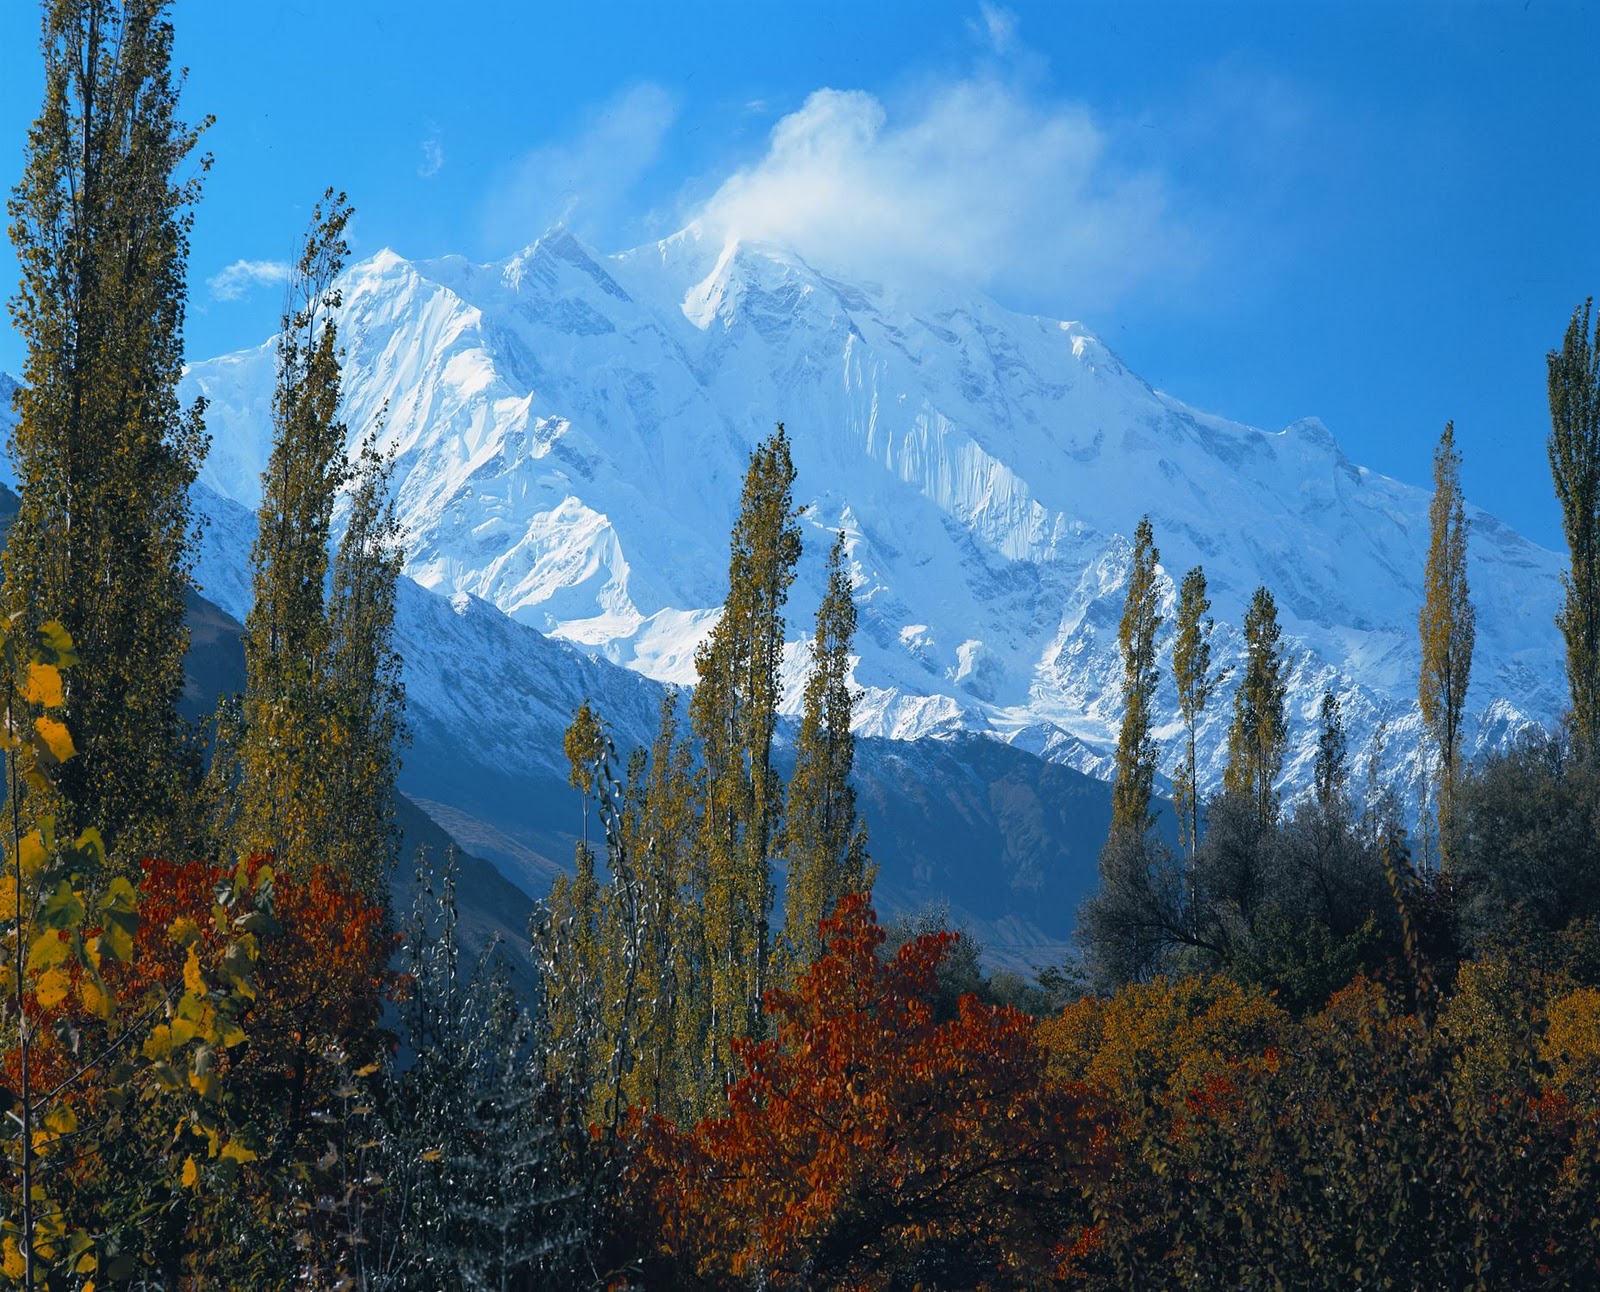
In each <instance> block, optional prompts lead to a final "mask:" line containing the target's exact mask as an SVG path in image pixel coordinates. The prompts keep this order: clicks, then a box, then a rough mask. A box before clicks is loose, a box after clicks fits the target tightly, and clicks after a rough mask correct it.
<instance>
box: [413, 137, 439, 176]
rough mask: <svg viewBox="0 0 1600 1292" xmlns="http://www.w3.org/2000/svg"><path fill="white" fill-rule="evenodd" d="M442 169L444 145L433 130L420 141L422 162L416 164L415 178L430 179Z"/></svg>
mask: <svg viewBox="0 0 1600 1292" xmlns="http://www.w3.org/2000/svg"><path fill="white" fill-rule="evenodd" d="M443 169H444V144H443V143H442V142H441V141H440V139H439V132H438V131H437V130H435V131H432V132H431V133H429V135H428V137H427V138H426V139H424V140H423V141H422V160H421V161H420V162H418V163H417V176H418V178H420V179H432V178H433V177H434V176H435V175H437V174H438V173H439V172H440V171H441V170H443Z"/></svg>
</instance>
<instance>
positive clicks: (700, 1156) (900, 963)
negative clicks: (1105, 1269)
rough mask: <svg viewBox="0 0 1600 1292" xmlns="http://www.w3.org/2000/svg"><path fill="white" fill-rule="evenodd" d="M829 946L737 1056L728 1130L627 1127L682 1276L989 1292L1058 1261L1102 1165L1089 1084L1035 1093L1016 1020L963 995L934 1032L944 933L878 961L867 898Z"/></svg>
mask: <svg viewBox="0 0 1600 1292" xmlns="http://www.w3.org/2000/svg"><path fill="white" fill-rule="evenodd" d="M823 938H824V941H825V943H826V945H827V948H828V949H827V952H826V953H825V954H824V955H823V956H822V957H821V958H820V959H819V960H818V961H817V962H816V963H815V964H814V965H813V966H812V967H811V968H810V969H809V970H808V971H807V972H806V973H805V974H803V975H802V976H801V978H800V979H799V981H798V982H797V983H796V985H795V988H794V989H793V990H792V991H789V992H777V991H775V992H772V993H769V995H768V998H767V1005H766V1008H767V1012H768V1014H769V1015H770V1016H772V1017H773V1018H774V1019H775V1022H776V1030H777V1035H776V1037H775V1038H774V1039H772V1040H768V1041H763V1042H748V1041H747V1042H741V1043H737V1045H736V1053H737V1055H738V1058H739V1060H740V1061H741V1063H742V1064H743V1066H744V1069H745V1073H744V1076H743V1077H742V1078H740V1080H738V1081H737V1082H736V1083H735V1084H734V1085H733V1086H732V1087H730V1089H729V1091H728V1115H727V1116H726V1117H722V1118H714V1119H707V1120H706V1121H703V1122H701V1123H700V1124H699V1125H698V1126H696V1127H694V1128H692V1129H691V1130H689V1131H688V1132H680V1131H678V1130H677V1129H676V1128H674V1127H672V1126H671V1125H670V1124H668V1123H666V1122H665V1121H662V1120H659V1119H657V1120H653V1121H652V1120H645V1119H639V1120H638V1121H637V1122H636V1124H635V1131H636V1138H637V1144H638V1150H639V1151H638V1154H637V1157H636V1162H635V1166H634V1168H633V1185H634V1190H635V1195H636V1197H638V1198H639V1199H640V1200H641V1201H642V1202H643V1203H644V1205H646V1206H648V1207H649V1208H650V1209H651V1210H653V1211H654V1212H655V1214H656V1217H657V1219H658V1221H659V1223H660V1225H661V1245H662V1247H663V1249H664V1250H666V1251H668V1252H670V1253H673V1254H675V1255H677V1256H678V1258H679V1259H680V1261H681V1262H682V1263H683V1265H684V1266H686V1267H687V1268H685V1269H684V1270H683V1271H682V1272H683V1274H684V1275H685V1276H686V1277H695V1278H713V1279H714V1278H718V1277H728V1276H731V1277H734V1278H741V1279H742V1278H748V1277H755V1276H758V1275H764V1276H765V1277H766V1278H767V1279H769V1280H770V1281H771V1282H773V1283H774V1284H778V1285H794V1286H800V1285H810V1284H816V1283H825V1284H839V1283H842V1284H846V1285H853V1286H879V1285H888V1284H889V1283H890V1282H892V1281H893V1279H894V1278H895V1277H897V1276H898V1275H904V1274H907V1273H908V1272H910V1271H913V1270H918V1271H922V1274H921V1275H920V1277H922V1278H924V1279H927V1278H929V1277H933V1278H934V1280H935V1281H937V1282H941V1283H944V1284H946V1285H952V1284H953V1285H960V1286H980V1285H983V1284H986V1283H991V1282H1002V1283H1004V1282H1009V1281H1011V1280H1012V1279H1014V1277H1015V1272H1016V1271H1017V1270H1019V1269H1024V1268H1028V1269H1037V1268H1041V1267H1045V1266H1048V1265H1053V1264H1054V1263H1055V1259H1054V1256H1053V1254H1056V1249H1057V1247H1058V1246H1061V1245H1062V1244H1067V1245H1070V1244H1071V1243H1073V1242H1074V1241H1076V1239H1077V1238H1078V1226H1079V1224H1080V1218H1079V1216H1078V1215H1077V1210H1078V1201H1077V1200H1078V1198H1079V1196H1080V1190H1079V1177H1080V1176H1081V1174H1082V1173H1083V1172H1084V1170H1085V1169H1086V1168H1087V1167H1088V1166H1090V1165H1091V1164H1092V1163H1093V1162H1095V1161H1096V1159H1097V1158H1098V1156H1099V1154H1100V1152H1101V1136H1100V1134H1099V1128H1098V1126H1097V1124H1096V1123H1095V1121H1094V1119H1093V1118H1092V1116H1091V1115H1090V1112H1089V1110H1088V1107H1087V1104H1086V1101H1085V1099H1084V1097H1083V1095H1082V1093H1081V1090H1080V1089H1079V1088H1078V1087H1070V1086H1062V1085H1055V1084H1051V1083H1047V1082H1046V1080H1045V1070H1044V1065H1045V1059H1044V1054H1043V1052H1042V1051H1041V1050H1040V1049H1039V1048H1038V1046H1037V1045H1036V1044H1035V1043H1034V1040H1033V1035H1032V1031H1033V1028H1032V1023H1031V1020H1029V1019H1027V1018H1026V1017H1025V1016H1023V1015H1021V1014H1020V1013H1018V1012H1016V1011H1014V1010H1010V1009H1000V1008H995V1007H992V1006H987V1005H984V1004H981V1003H980V1002H978V1001H977V1000H976V999H975V998H973V997H967V998H964V999H963V1000H962V1002H961V1004H960V1009H959V1013H958V1016H957V1017H956V1018H955V1019H952V1020H950V1021H948V1022H945V1023H936V1022H935V1021H934V1019H933V1014H932V1010H931V1008H930V1000H931V997H932V995H933V992H934V989H935V975H936V973H937V970H938V966H939V963H940V961H941V959H942V958H943V957H944V955H945V954H946V952H947V951H948V949H949V947H950V945H951V943H952V942H953V940H954V935H952V934H948V933H943V934H936V935H929V936H925V937H921V938H918V939H916V940H914V941H913V942H911V943H909V944H908V945H906V946H905V947H903V948H901V949H900V950H899V951H898V952H896V953H895V954H894V955H893V956H891V957H889V958H888V959H887V960H885V959H883V958H881V956H880V954H879V950H880V947H881V944H882V942H883V939H884V935H883V931H882V930H881V928H879V926H878V924H877V921H876V919H875V917H874V915H873V913H872V911H871V909H870V908H869V907H868V905H867V899H866V898H865V897H862V896H850V897H847V898H846V899H844V901H842V902H841V903H840V905H839V909H838V912H837V913H836V915H835V916H834V918H833V919H831V920H828V921H824V923H823ZM1062 1251H1063V1252H1064V1251H1065V1248H1063V1249H1062ZM941 1270H942V1271H943V1272H942V1273H933V1272H934V1271H941ZM1008 1271H1010V1273H1008Z"/></svg>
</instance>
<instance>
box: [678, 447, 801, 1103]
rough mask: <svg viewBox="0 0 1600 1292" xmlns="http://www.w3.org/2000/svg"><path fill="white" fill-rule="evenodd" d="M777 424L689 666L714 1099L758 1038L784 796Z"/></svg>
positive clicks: (784, 537)
mask: <svg viewBox="0 0 1600 1292" xmlns="http://www.w3.org/2000/svg"><path fill="white" fill-rule="evenodd" d="M793 485H794V465H793V463H792V462H791V460H790V456H789V440H788V437H787V436H786V435H785V433H784V429H783V424H782V423H781V422H780V423H779V424H778V428H777V430H776V431H775V432H774V433H773V434H772V435H771V436H769V437H768V438H767V439H766V440H764V441H762V443H761V444H760V445H758V446H757V447H756V449H755V451H754V452H753V453H752V454H751V455H750V467H749V470H748V471H747V473H746V474H745V480H744V491H743V495H742V497H741V499H740V504H739V517H738V520H737V521H736V522H735V524H734V528H733V535H732V540H731V545H730V546H731V551H730V553H729V558H728V598H727V601H726V602H725V603H724V604H723V608H722V617H721V618H720V619H719V620H718V621H717V626H716V627H715V628H714V629H713V630H712V632H711V636H710V637H709V638H708V639H707V641H706V642H705V643H704V644H703V645H702V647H701V648H700V651H699V654H698V655H697V657H696V659H695V669H696V672H697V674H698V682H697V683H696V685H695V689H694V695H693V697H692V698H691V700H690V703H689V721H690V726H691V729H692V730H693V732H694V735H695V738H696V739H697V740H698V741H699V742H700V748H701V756H702V758H703V760H704V767H705V770H704V781H703V785H704V791H703V795H704V796H703V805H702V811H701V839H702V843H701V865H702V866H703V868H704V871H703V875H702V883H703V897H702V908H703V918H704V925H705V927H704V936H705V951H706V956H707V959H708V965H707V969H708V974H707V976H708V978H709V980H710V988H711V990H710V1009H709V1036H708V1038H707V1047H706V1055H705V1063H704V1065H703V1072H704V1079H705V1080H706V1081H707V1083H708V1086H709V1088H710V1089H713V1090H716V1091H720V1090H721V1085H722V1078H723V1077H724V1076H725V1075H726V1074H727V1073H728V1072H729V1071H730V1065H731V1062H732V1049H731V1046H730V1042H731V1041H732V1040H733V1039H734V1038H736V1037H741V1036H751V1035H756V1034H758V1033H759V1031H760V1029H761V1027H762V1018H763V1016H762V1013H761V998H762V995H763V994H764V992H765V991H766V989H767V987H768V986H769V985H770V964H769V960H770V955H771V950H772V938H771V919H772V896H773V885H772V861H773V852H774V849H775V845H776V844H777V842H778V832H779V828H780V824H781V821H782V813H783V798H782V795H783V786H782V784H781V782H780V780H779V778H778V774H777V771H776V770H775V769H774V767H773V765H772V739H773V735H774V733H775V731H776V729H777V721H778V667H779V665H780V664H781V663H782V662H783V639H784V620H783V606H784V602H785V601H786V600H787V598H788V595H789V587H790V585H791V584H792V583H793V582H794V568H795V565H796V563H797V562H798V561H799V559H800V527H799V524H798V523H797V521H796V512H795V506H794V496H793Z"/></svg>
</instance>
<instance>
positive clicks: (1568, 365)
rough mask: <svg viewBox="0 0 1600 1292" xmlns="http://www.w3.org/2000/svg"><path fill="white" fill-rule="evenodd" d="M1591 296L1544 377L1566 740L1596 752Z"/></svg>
mask: <svg viewBox="0 0 1600 1292" xmlns="http://www.w3.org/2000/svg"><path fill="white" fill-rule="evenodd" d="M1593 305H1594V300H1593V298H1592V297H1591V298H1590V299H1589V300H1587V301H1585V302H1584V303H1583V306H1582V308H1580V309H1576V310H1574V311H1573V312H1572V321H1571V322H1570V323H1568V324H1567V332H1566V335H1565V336H1564V337H1563V338H1562V340H1561V349H1559V350H1552V351H1551V352H1550V354H1549V356H1548V357H1547V363H1548V366H1549V376H1550V443H1549V448H1550V474H1551V476H1552V478H1553V479H1554V481H1555V487H1556V497H1557V499H1559V500H1560V502H1561V527H1562V529H1563V531H1564V532H1565V534H1566V538H1567V550H1568V551H1569V552H1570V553H1571V556H1572V568H1571V570H1570V572H1569V573H1568V574H1567V576H1566V586H1567V596H1566V601H1565V603H1564V604H1563V605H1562V607H1561V613H1560V614H1559V615H1557V616H1556V623H1557V624H1558V625H1559V626H1560V628H1561V632H1562V635H1563V636H1564V637H1565V638H1566V643H1567V684H1568V686H1569V687H1570V688H1571V691H1572V734H1573V739H1574V742H1575V743H1576V745H1577V746H1578V748H1579V749H1580V750H1584V751H1587V752H1588V753H1591V754H1592V753H1593V752H1594V751H1595V750H1596V749H1597V748H1600V319H1597V320H1595V323H1594V331H1593V335H1592V336H1591V334H1590V315H1591V312H1592V307H1593Z"/></svg>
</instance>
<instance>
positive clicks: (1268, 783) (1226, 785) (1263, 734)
mask: <svg viewBox="0 0 1600 1292" xmlns="http://www.w3.org/2000/svg"><path fill="white" fill-rule="evenodd" d="M1278 639H1279V631H1278V606H1277V603H1276V602H1275V601H1274V600H1273V599H1272V593H1270V592H1269V591H1267V589H1266V588H1257V589H1256V590H1255V595H1254V596H1252V597H1251V598H1250V606H1249V609H1247V610H1246V611H1245V616H1244V643H1245V662H1244V676H1243V677H1242V678H1240V680H1239V688H1238V690H1236V691H1235V692H1234V695H1233V724H1232V726H1230V727H1229V728H1228V764H1227V767H1226V768H1225V769H1224V770H1223V773H1222V789H1223V792H1224V793H1226V794H1233V795H1237V796H1238V797H1240V798H1242V799H1245V800H1247V801H1248V802H1250V803H1252V804H1254V806H1255V810H1256V815H1257V817H1258V818H1259V819H1260V821H1261V822H1262V824H1264V825H1270V824H1271V823H1272V822H1274V821H1276V820H1277V817H1278V793H1277V790H1276V788H1275V785H1276V782H1277V780H1278V775H1279V773H1281V772H1282V771H1283V757H1284V754H1285V752H1286V751H1287V749H1288V746H1289V732H1288V726H1287V724H1286V722H1285V719H1284V705H1285V699H1286V696H1287V692H1288V667H1287V664H1286V663H1285V661H1284V658H1283V650H1282V647H1281V646H1280V645H1279V640H1278Z"/></svg>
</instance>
